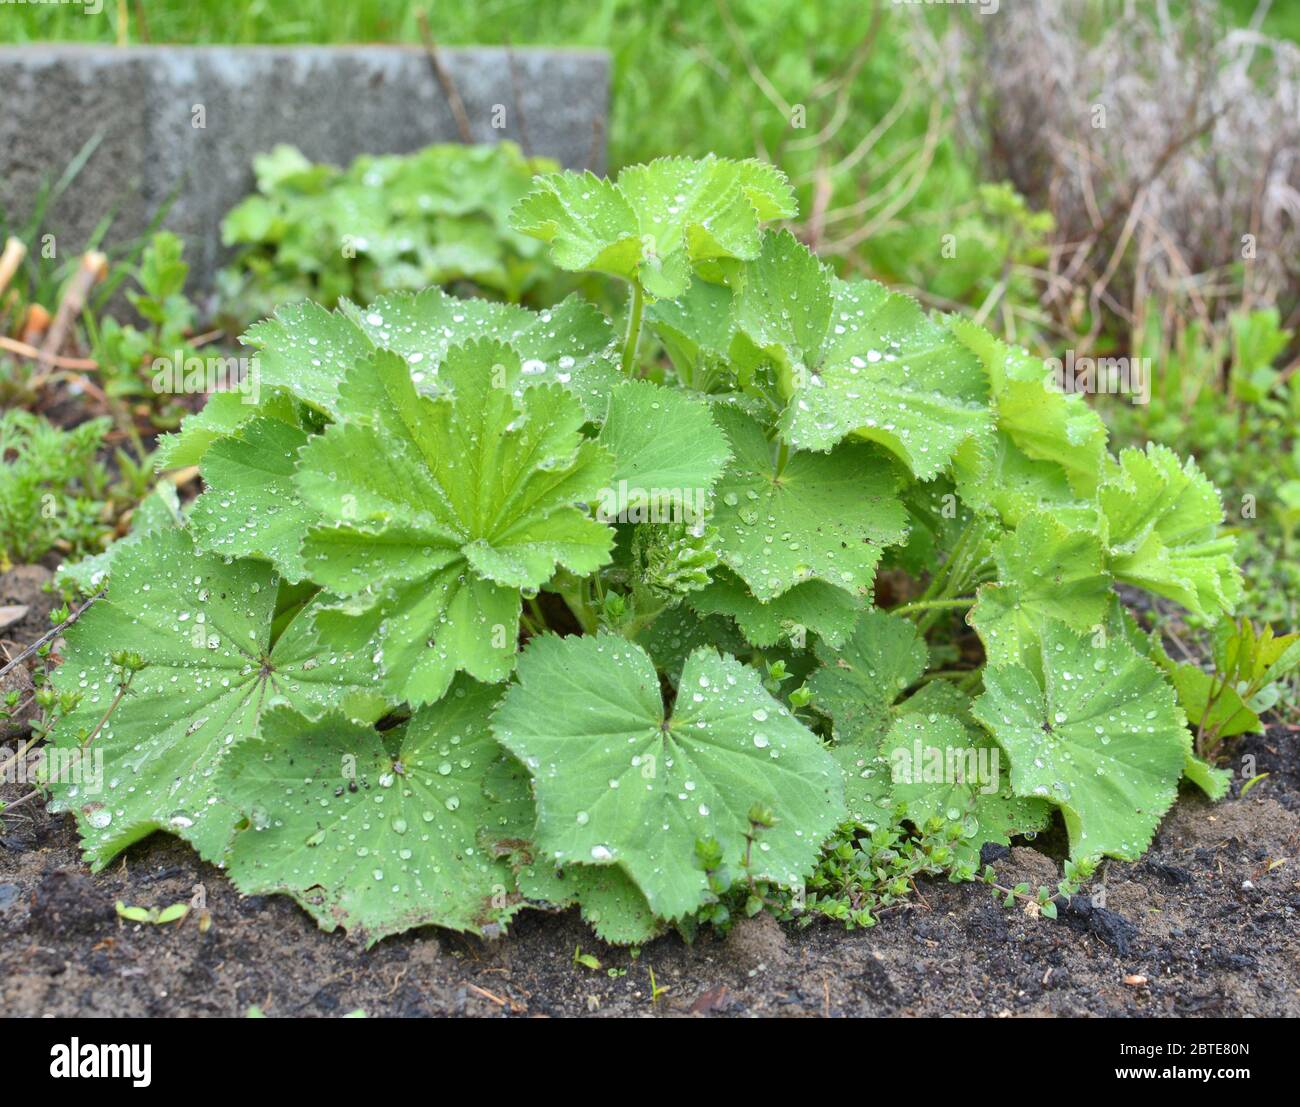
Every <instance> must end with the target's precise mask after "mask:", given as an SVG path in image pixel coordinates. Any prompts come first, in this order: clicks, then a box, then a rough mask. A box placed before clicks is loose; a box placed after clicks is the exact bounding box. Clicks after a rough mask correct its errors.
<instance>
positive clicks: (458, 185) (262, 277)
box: [220, 142, 555, 322]
mask: <svg viewBox="0 0 1300 1107" xmlns="http://www.w3.org/2000/svg"><path fill="white" fill-rule="evenodd" d="M254 167H255V170H256V175H257V189H258V191H257V193H256V194H255V195H253V196H250V197H248V199H246V200H244V201H243V202H242V203H241V204H240V205H239V206H238V207H236V208H234V209H233V210H232V211H231V212H230V213H229V214H228V215H227V216H226V218H225V220H224V222H223V223H222V239H223V241H224V242H225V243H226V245H228V246H234V247H236V248H237V253H236V256H235V260H234V261H233V263H232V264H231V266H230V267H229V268H227V269H226V270H225V271H224V272H223V273H222V274H221V279H220V283H221V287H222V289H223V290H224V292H225V294H226V299H227V301H228V303H227V309H228V310H229V311H230V312H231V313H232V314H234V315H235V316H236V317H237V318H238V319H239V320H240V321H241V322H242V321H245V320H247V319H249V318H257V317H258V316H260V315H264V314H266V313H267V312H269V311H270V310H271V309H272V308H274V307H277V306H279V305H280V304H283V303H287V302H290V301H293V300H301V299H311V300H316V301H318V302H321V303H324V304H325V305H326V306H328V307H333V306H334V305H335V304H336V303H338V301H339V300H341V299H349V300H354V301H356V302H358V303H362V304H366V303H369V302H370V301H371V300H373V299H374V298H375V297H376V296H378V295H379V294H380V293H382V292H390V291H395V290H400V289H420V288H425V287H427V286H428V285H457V284H463V285H465V286H467V287H468V288H470V289H472V290H475V291H479V292H483V293H489V294H492V295H494V296H499V297H501V298H504V299H506V300H512V301H519V300H521V299H523V298H524V297H525V296H526V295H528V294H529V293H531V292H534V291H536V290H537V289H538V286H539V285H542V284H544V283H545V282H547V281H548V280H550V279H552V278H553V277H554V270H553V269H551V267H550V266H548V265H546V264H545V262H544V261H542V260H540V259H539V257H538V254H539V253H540V248H539V247H538V244H537V243H536V241H534V240H533V239H530V238H526V237H525V236H523V235H520V234H518V233H517V232H515V231H513V230H511V228H510V226H509V223H508V218H509V214H510V209H511V208H512V207H513V206H514V204H515V203H517V202H518V201H519V200H520V199H521V198H522V197H523V196H524V195H526V194H527V192H528V190H529V188H530V187H531V185H532V179H533V175H534V174H536V173H539V172H548V171H551V170H553V169H554V168H555V165H554V163H553V162H551V161H548V160H547V159H545V158H526V157H524V156H523V154H521V153H520V152H519V148H518V147H517V146H515V145H514V144H513V143H509V142H505V143H501V144H499V145H496V146H458V145H451V144H448V145H442V146H430V147H428V148H426V149H424V150H421V151H419V152H417V153H414V154H407V155H402V156H396V155H391V156H384V157H374V156H371V155H364V156H362V157H360V158H358V159H357V160H356V161H355V162H353V163H352V165H351V166H349V167H348V168H347V169H336V168H335V167H333V166H329V165H315V164H312V163H311V162H309V161H308V160H307V159H306V158H304V157H303V156H302V154H300V153H299V152H298V151H297V150H296V149H294V148H293V147H291V146H277V147H276V148H275V150H273V151H272V152H271V153H269V154H262V155H259V156H258V157H257V158H256V159H255V160H254Z"/></svg>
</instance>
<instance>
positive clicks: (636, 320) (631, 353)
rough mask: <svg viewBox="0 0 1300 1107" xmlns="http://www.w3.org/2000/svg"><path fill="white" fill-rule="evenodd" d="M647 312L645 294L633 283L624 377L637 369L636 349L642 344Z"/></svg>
mask: <svg viewBox="0 0 1300 1107" xmlns="http://www.w3.org/2000/svg"><path fill="white" fill-rule="evenodd" d="M644 310H645V293H644V292H642V291H641V285H640V284H638V283H637V282H636V281H633V282H632V306H631V307H630V308H629V309H628V313H627V337H626V338H625V339H624V341H623V375H624V376H625V377H630V376H631V375H632V370H633V369H635V368H636V348H637V346H639V345H640V343H641V314H642V312H643V311H644Z"/></svg>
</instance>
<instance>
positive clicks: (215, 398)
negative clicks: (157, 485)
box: [154, 392, 272, 472]
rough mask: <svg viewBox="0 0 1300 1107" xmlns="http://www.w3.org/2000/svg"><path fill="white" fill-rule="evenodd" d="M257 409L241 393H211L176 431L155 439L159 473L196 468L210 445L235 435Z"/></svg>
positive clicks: (267, 402)
mask: <svg viewBox="0 0 1300 1107" xmlns="http://www.w3.org/2000/svg"><path fill="white" fill-rule="evenodd" d="M271 402H272V401H271V400H270V399H269V398H268V399H267V400H266V401H264V403H265V404H267V405H269V404H270V403H271ZM260 410H261V409H260V408H259V406H257V405H254V404H253V403H252V402H251V399H250V397H249V396H247V395H245V394H243V393H240V392H214V393H213V394H212V395H211V396H209V397H208V402H207V403H206V404H204V405H203V410H202V411H199V412H197V413H195V414H193V415H187V416H185V418H184V419H183V420H182V421H181V429H180V430H179V431H177V432H176V433H175V434H164V435H163V436H162V437H161V438H160V439H159V440H158V452H157V454H156V455H155V456H154V465H155V467H156V468H157V470H158V471H159V472H162V471H164V470H166V469H180V468H183V467H185V466H187V465H197V464H198V463H199V462H200V461H201V460H202V459H203V455H204V454H206V453H207V451H208V448H209V447H210V446H211V445H212V443H213V442H216V441H218V440H219V439H221V438H224V437H225V436H226V435H228V434H234V433H235V432H236V431H237V430H239V428H240V427H242V426H243V425H244V424H245V423H247V422H248V421H249V420H250V419H252V418H253V417H254V416H256V415H257V414H258V413H259V411H260Z"/></svg>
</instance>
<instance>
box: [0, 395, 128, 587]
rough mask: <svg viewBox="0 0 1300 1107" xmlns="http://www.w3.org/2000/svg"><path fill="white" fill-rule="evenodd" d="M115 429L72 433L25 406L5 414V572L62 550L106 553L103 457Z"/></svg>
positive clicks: (1, 485)
mask: <svg viewBox="0 0 1300 1107" xmlns="http://www.w3.org/2000/svg"><path fill="white" fill-rule="evenodd" d="M108 428H109V420H107V419H92V420H89V421H88V422H85V423H82V424H81V425H80V426H78V427H75V428H73V429H72V430H70V431H64V430H60V429H59V428H58V427H55V426H53V425H52V424H51V423H50V422H48V421H47V420H46V419H44V418H42V417H41V416H39V415H33V414H31V413H29V412H26V411H22V410H20V409H18V408H14V409H11V410H9V411H6V412H4V413H3V414H0V570H3V569H8V568H11V567H12V566H13V565H14V564H22V563H25V562H34V561H37V560H39V559H40V558H41V557H42V556H44V555H45V554H46V553H48V552H49V551H50V550H52V549H53V548H54V547H55V546H56V545H61V546H63V547H64V548H65V550H66V551H67V552H70V553H74V554H75V553H81V552H86V551H90V550H94V549H97V548H99V543H98V540H99V537H100V536H101V535H103V534H105V533H106V531H107V529H108V528H107V527H106V525H105V524H104V523H103V522H101V520H100V515H101V506H102V502H103V496H104V492H105V489H106V487H107V485H108V474H107V472H106V471H105V470H104V467H103V466H102V465H101V464H100V463H99V461H98V460H97V457H96V455H97V454H98V452H99V449H100V447H101V445H102V444H103V439H104V434H105V432H106V431H107V430H108Z"/></svg>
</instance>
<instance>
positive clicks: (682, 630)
mask: <svg viewBox="0 0 1300 1107" xmlns="http://www.w3.org/2000/svg"><path fill="white" fill-rule="evenodd" d="M636 641H637V643H638V644H640V645H641V646H642V647H643V648H644V649H645V651H646V653H648V654H649V655H650V657H651V658H652V659H653V661H654V663H655V667H656V668H657V669H659V670H660V671H661V672H662V673H663V674H664V676H665V677H666V678H667V679H668V681H669V682H670V683H671V684H673V685H674V686H675V685H676V684H677V683H678V681H679V679H680V677H681V672H682V666H683V665H685V664H686V659H687V658H688V657H689V656H690V655H691V654H693V653H694V652H695V651H696V650H698V649H699V648H700V647H701V646H712V647H713V648H714V649H716V650H717V651H718V652H719V653H731V654H739V653H743V652H744V650H745V645H746V643H745V640H744V639H743V638H742V637H741V636H740V635H739V634H738V633H737V632H736V628H735V627H733V626H732V625H731V624H730V623H729V622H727V620H726V619H722V618H720V617H718V616H716V615H711V616H708V617H705V618H700V616H698V615H696V614H695V612H693V611H692V610H691V609H690V608H689V607H687V606H686V605H685V604H678V605H677V606H675V607H670V608H669V609H668V610H667V611H664V612H663V613H662V614H660V615H659V616H658V618H656V619H655V621H654V622H653V623H651V624H650V625H649V626H648V627H646V628H645V629H644V630H643V631H641V632H640V634H638V635H637V636H636Z"/></svg>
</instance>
